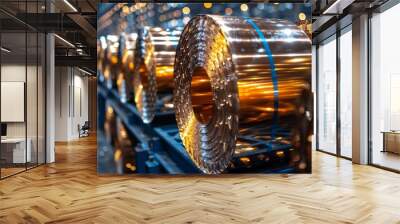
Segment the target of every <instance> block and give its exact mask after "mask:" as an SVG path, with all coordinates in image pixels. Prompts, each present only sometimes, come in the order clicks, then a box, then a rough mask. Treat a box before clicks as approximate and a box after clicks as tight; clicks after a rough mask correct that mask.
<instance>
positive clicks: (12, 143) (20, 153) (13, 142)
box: [1, 138, 32, 163]
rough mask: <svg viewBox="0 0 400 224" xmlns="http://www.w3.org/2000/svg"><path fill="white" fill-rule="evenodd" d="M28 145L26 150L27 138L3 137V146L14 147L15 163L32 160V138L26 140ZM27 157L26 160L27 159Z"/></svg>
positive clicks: (13, 160)
mask: <svg viewBox="0 0 400 224" xmlns="http://www.w3.org/2000/svg"><path fill="white" fill-rule="evenodd" d="M26 142H27V143H28V145H27V146H28V147H26V152H25V138H2V139H1V144H2V147H13V148H12V152H13V153H12V162H13V163H25V162H31V160H32V152H31V145H32V141H31V139H30V138H28V139H27V140H26ZM25 159H26V161H25Z"/></svg>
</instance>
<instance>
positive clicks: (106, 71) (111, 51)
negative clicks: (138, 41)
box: [103, 35, 120, 89]
mask: <svg viewBox="0 0 400 224" xmlns="http://www.w3.org/2000/svg"><path fill="white" fill-rule="evenodd" d="M106 43H107V46H106V49H105V52H104V54H105V58H104V60H103V75H104V81H105V82H106V86H107V88H109V89H112V88H114V87H115V86H116V80H117V76H118V74H119V70H120V67H119V58H118V52H119V38H118V36H116V35H107V36H106Z"/></svg>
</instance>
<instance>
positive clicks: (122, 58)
mask: <svg viewBox="0 0 400 224" xmlns="http://www.w3.org/2000/svg"><path fill="white" fill-rule="evenodd" d="M136 39H137V34H136V33H130V34H126V33H122V34H121V35H120V36H119V46H118V49H119V50H118V51H119V52H118V61H119V66H120V68H119V71H117V72H118V76H117V80H116V85H117V89H118V93H119V96H120V100H121V101H122V102H123V103H126V102H128V101H131V100H132V98H133V73H134V69H135V66H134V61H135V48H136Z"/></svg>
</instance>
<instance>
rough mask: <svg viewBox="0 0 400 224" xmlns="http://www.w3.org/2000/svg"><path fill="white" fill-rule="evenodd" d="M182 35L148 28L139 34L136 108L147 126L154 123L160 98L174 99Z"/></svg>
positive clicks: (136, 55) (135, 79)
mask: <svg viewBox="0 0 400 224" xmlns="http://www.w3.org/2000/svg"><path fill="white" fill-rule="evenodd" d="M180 33H181V31H178V30H174V31H168V30H162V29H161V28H148V27H145V28H144V29H142V30H140V31H139V33H138V39H137V44H136V54H135V75H134V81H133V83H134V84H133V88H134V94H135V97H134V100H135V103H136V107H137V109H138V111H139V113H140V116H141V117H142V119H143V121H144V122H145V123H150V122H151V121H152V120H153V118H154V115H155V111H156V103H157V100H158V98H159V96H160V95H161V94H162V93H169V94H170V95H172V90H173V71H174V60H175V51H176V45H177V44H178V40H179V35H180ZM171 101H172V97H171ZM171 105H172V104H171Z"/></svg>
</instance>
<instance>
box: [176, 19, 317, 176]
mask: <svg viewBox="0 0 400 224" xmlns="http://www.w3.org/2000/svg"><path fill="white" fill-rule="evenodd" d="M174 81H175V91H174V105H175V113H176V119H177V123H178V127H179V132H180V136H181V139H182V141H183V144H184V146H185V148H186V151H187V152H188V154H189V155H190V157H191V158H192V159H193V161H194V162H195V164H196V165H197V166H198V167H199V168H200V169H201V170H202V171H203V172H204V173H221V172H223V171H225V170H226V168H227V167H228V166H229V164H230V162H231V160H232V158H233V156H234V155H235V150H236V149H241V148H243V145H242V146H240V147H239V146H237V144H238V141H237V139H238V137H239V136H240V135H241V134H242V133H244V132H246V134H247V135H249V134H250V135H253V136H255V137H260V136H258V134H259V133H258V132H257V130H255V131H254V132H253V131H251V129H252V127H254V126H255V125H257V124H265V127H266V128H268V129H270V130H269V131H268V136H267V137H265V139H269V140H271V141H279V142H288V143H290V142H292V141H293V139H294V138H295V137H294V136H293V134H291V135H290V136H279V133H278V134H276V133H275V130H279V128H284V129H286V130H289V132H290V133H294V132H295V129H296V128H297V127H296V126H297V121H298V120H303V117H306V114H307V115H309V114H310V113H311V112H309V111H305V110H306V107H305V106H304V105H305V102H308V99H309V98H310V95H311V94H310V91H311V90H310V87H311V41H310V39H309V38H308V37H307V35H306V34H305V33H304V32H303V31H301V30H300V29H299V28H298V27H297V26H296V25H294V24H292V23H291V22H289V21H286V20H278V19H276V20H275V19H273V20H272V19H263V18H253V19H250V18H244V17H231V16H214V15H199V16H196V17H194V18H192V19H191V20H190V21H189V23H188V24H187V25H186V26H185V28H184V31H183V32H182V35H181V38H180V41H179V44H178V46H177V53H176V60H175V76H174ZM307 109H308V110H309V108H307ZM306 112H308V113H306ZM306 119H307V121H308V122H310V119H311V118H310V117H307V118H306ZM246 161H247V160H246ZM246 161H244V162H246Z"/></svg>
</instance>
